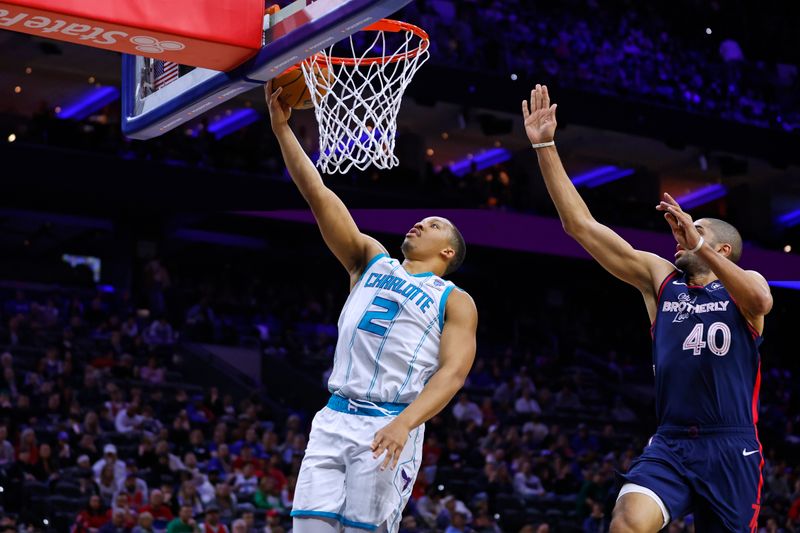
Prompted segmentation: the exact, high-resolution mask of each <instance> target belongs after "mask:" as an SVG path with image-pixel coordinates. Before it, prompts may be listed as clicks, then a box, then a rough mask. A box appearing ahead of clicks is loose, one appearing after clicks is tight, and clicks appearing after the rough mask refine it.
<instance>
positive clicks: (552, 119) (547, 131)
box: [522, 83, 558, 144]
mask: <svg viewBox="0 0 800 533" xmlns="http://www.w3.org/2000/svg"><path fill="white" fill-rule="evenodd" d="M557 106H558V105H557V104H553V105H550V94H549V93H548V92H547V85H539V84H538V83H537V84H536V87H535V88H534V89H533V90H532V91H531V101H530V105H529V104H528V101H527V100H523V101H522V117H523V118H524V119H525V133H527V134H528V139H529V140H530V141H531V143H533V144H538V143H545V142H550V141H552V140H553V137H554V136H555V134H556V107H557Z"/></svg>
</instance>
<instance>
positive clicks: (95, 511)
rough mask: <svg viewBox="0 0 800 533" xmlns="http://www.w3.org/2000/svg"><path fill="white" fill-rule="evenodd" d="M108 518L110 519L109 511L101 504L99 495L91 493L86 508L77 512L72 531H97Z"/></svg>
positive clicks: (76, 532) (82, 532)
mask: <svg viewBox="0 0 800 533" xmlns="http://www.w3.org/2000/svg"><path fill="white" fill-rule="evenodd" d="M109 520H111V511H109V510H108V508H107V507H106V506H105V505H103V501H102V500H101V499H100V496H97V495H93V496H91V497H90V498H89V504H88V505H87V506H86V508H85V509H84V510H83V511H81V512H80V513H78V517H77V518H76V519H75V524H74V525H73V526H72V533H91V532H92V531H97V530H98V529H100V527H102V526H103V524H105V523H106V522H108V521H109Z"/></svg>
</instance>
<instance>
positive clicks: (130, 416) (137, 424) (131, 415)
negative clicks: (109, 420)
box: [114, 402, 143, 433]
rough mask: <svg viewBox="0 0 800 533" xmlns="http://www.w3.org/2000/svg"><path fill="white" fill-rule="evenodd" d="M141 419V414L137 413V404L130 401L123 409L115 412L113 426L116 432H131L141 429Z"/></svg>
mask: <svg viewBox="0 0 800 533" xmlns="http://www.w3.org/2000/svg"><path fill="white" fill-rule="evenodd" d="M142 420H143V419H142V416H141V415H140V414H139V405H138V404H136V403H133V402H131V403H129V404H128V406H127V407H126V408H125V409H122V410H120V412H119V413H117V417H116V419H115V420H114V426H115V427H116V430H117V433H131V432H135V431H139V430H140V429H141V426H142Z"/></svg>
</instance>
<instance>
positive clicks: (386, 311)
mask: <svg viewBox="0 0 800 533" xmlns="http://www.w3.org/2000/svg"><path fill="white" fill-rule="evenodd" d="M371 305H374V306H376V307H381V308H383V311H367V312H366V313H364V318H362V319H361V322H359V323H358V329H361V330H364V331H369V332H370V333H373V334H375V335H378V336H380V337H383V336H384V335H386V331H387V328H386V327H384V326H381V325H379V324H376V323H375V322H373V320H386V321H387V322H389V323H391V321H392V320H394V317H396V316H397V313H399V312H400V304H398V303H397V302H393V301H392V300H387V299H386V298H381V297H380V296H376V297H375V299H374V300H372V304H371Z"/></svg>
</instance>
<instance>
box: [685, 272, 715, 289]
mask: <svg viewBox="0 0 800 533" xmlns="http://www.w3.org/2000/svg"><path fill="white" fill-rule="evenodd" d="M715 279H717V276H715V275H714V273H713V272H712V271H710V270H706V271H705V272H697V273H694V272H687V276H686V281H687V283H688V284H689V285H696V286H698V287H705V286H706V285H708V284H709V283H711V282H712V281H714V280H715Z"/></svg>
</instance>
